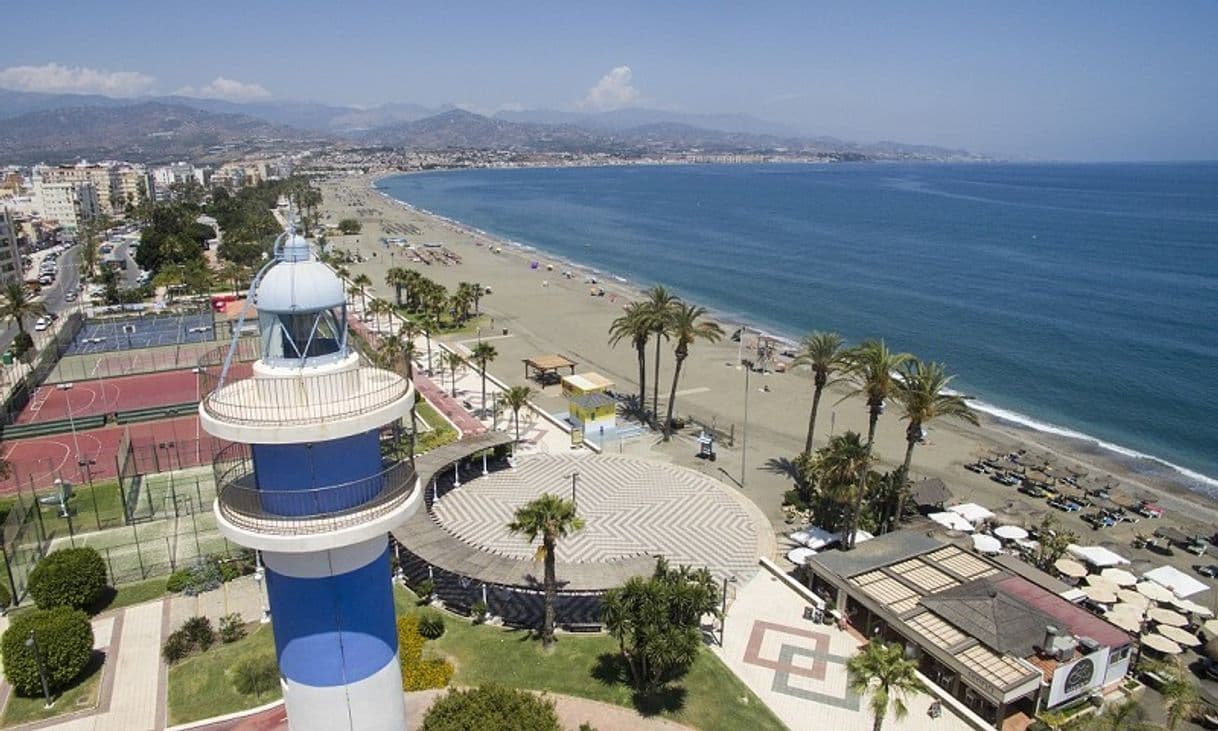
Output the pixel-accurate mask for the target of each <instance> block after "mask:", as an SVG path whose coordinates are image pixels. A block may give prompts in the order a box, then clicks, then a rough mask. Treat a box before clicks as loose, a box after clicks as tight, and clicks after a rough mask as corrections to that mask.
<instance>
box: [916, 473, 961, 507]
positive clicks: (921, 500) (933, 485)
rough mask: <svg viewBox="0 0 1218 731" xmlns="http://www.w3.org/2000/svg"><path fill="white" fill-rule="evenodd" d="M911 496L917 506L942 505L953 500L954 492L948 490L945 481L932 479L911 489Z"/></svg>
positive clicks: (923, 481) (936, 478)
mask: <svg viewBox="0 0 1218 731" xmlns="http://www.w3.org/2000/svg"><path fill="white" fill-rule="evenodd" d="M909 496H910V498H911V499H912V500H913V501H914V503H915V504H916V505H942V504H943V503H945V502H947V501H948V500H951V499H952V491H951V490H949V489H947V485H945V484H943V480H940V479H939V478H938V477H932V478H930V479H927V480H922V481H921V482H918V483H915V484H914V486H913V487H911V488H910V489H909Z"/></svg>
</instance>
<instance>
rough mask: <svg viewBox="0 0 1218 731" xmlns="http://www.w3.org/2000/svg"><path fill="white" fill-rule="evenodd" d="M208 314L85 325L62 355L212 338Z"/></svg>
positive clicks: (176, 315) (136, 318)
mask: <svg viewBox="0 0 1218 731" xmlns="http://www.w3.org/2000/svg"><path fill="white" fill-rule="evenodd" d="M214 326H215V320H214V317H213V315H212V313H211V312H210V311H208V312H189V313H182V314H158V315H147V314H145V315H141V316H139V317H124V318H115V319H113V320H95V321H92V322H87V323H85V326H84V327H83V328H81V330H80V332H79V333H77V334H76V338H75V339H73V340H72V344H71V345H69V346H68V349H67V351H66V352H65V353H64V354H65V355H84V354H89V353H105V352H109V351H113V350H134V349H137V348H153V347H157V346H162V345H181V344H182V343H202V342H208V341H211V340H214V339H215V334H214V332H213V328H214Z"/></svg>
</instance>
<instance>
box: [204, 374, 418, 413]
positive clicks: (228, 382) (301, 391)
mask: <svg viewBox="0 0 1218 731" xmlns="http://www.w3.org/2000/svg"><path fill="white" fill-rule="evenodd" d="M199 378H200V379H201V381H200V392H201V393H203V394H206V395H204V396H203V397H202V403H203V410H204V412H205V413H207V414H208V415H209V416H212V417H214V418H216V419H217V420H219V421H224V422H228V423H233V424H255V425H261V424H276V425H299V424H315V423H318V422H319V421H327V420H332V419H343V418H347V417H351V416H358V415H360V414H364V413H368V412H371V411H375V410H377V409H379V408H382V407H384V406H385V405H386V404H389V403H392V402H394V401H397V400H398V399H401V398H404V397H406V396H407V395H408V394H409V393H410V388H411V385H410V382H409V381H407V380H406V379H405V378H404V377H403V376H401V375H398V374H396V373H393V372H391V371H386V370H382V369H380V368H372V367H368V366H362V365H361V366H360V367H359V368H355V369H352V370H346V371H339V372H336V373H322V374H313V373H309V372H308V371H299V372H298V373H296V374H294V375H291V376H265V375H257V374H255V373H254V372H253V367H252V365H251V364H248V363H232V364H231V365H230V366H229V369H228V372H227V373H226V374H225V376H224V382H223V385H219V380H218V378H216V377H215V376H214V375H213V374H212V373H211V372H210V371H208V370H207V369H201V370H200V373H199Z"/></svg>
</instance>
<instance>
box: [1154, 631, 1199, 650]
mask: <svg viewBox="0 0 1218 731" xmlns="http://www.w3.org/2000/svg"><path fill="white" fill-rule="evenodd" d="M1156 631H1157V632H1158V633H1159V634H1161V635H1163V636H1164V637H1166V638H1167V639H1169V640H1171V641H1172V642H1175V643H1176V644H1177V645H1180V646H1182V647H1197V646H1199V645H1200V644H1201V640H1199V639H1197V635H1195V634H1193V633H1192V632H1189V631H1188V630H1186V629H1182V628H1180V627H1171V626H1165V627H1159V628H1158V630H1156Z"/></svg>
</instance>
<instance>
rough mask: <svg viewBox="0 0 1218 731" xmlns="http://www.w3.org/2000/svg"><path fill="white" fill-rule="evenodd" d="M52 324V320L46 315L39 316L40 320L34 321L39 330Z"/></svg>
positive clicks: (35, 327)
mask: <svg viewBox="0 0 1218 731" xmlns="http://www.w3.org/2000/svg"><path fill="white" fill-rule="evenodd" d="M50 326H51V321H50V320H49V319H48V318H45V317H40V318H38V322H35V323H34V329H35V330H37V331H38V332H42V331H43V330H46V329H47V328H48V327H50Z"/></svg>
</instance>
